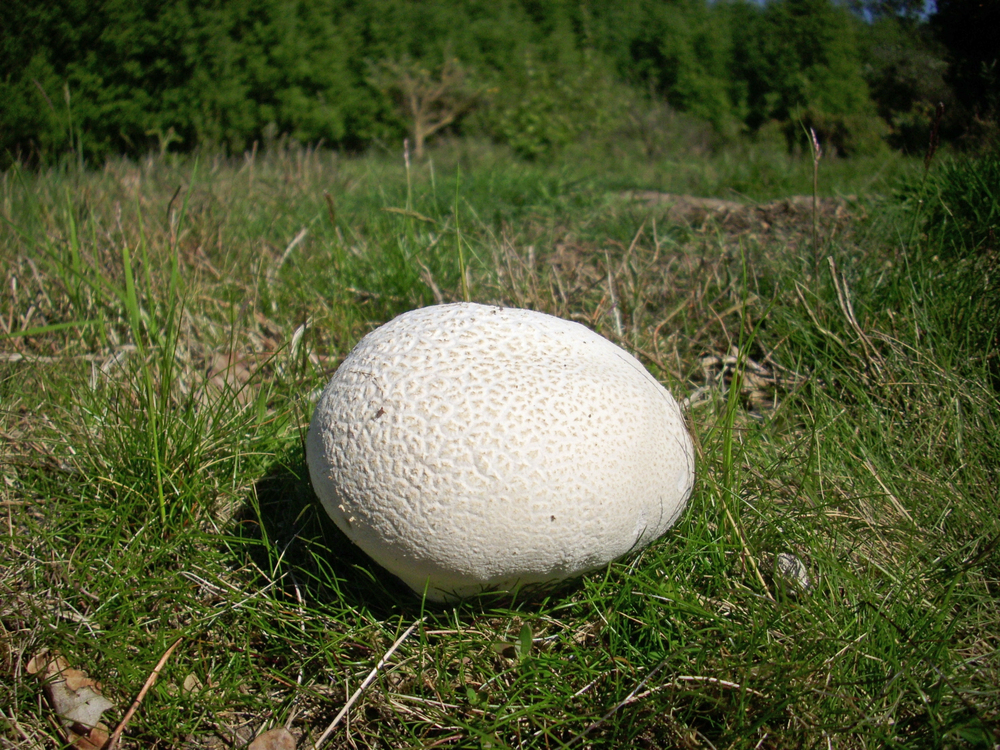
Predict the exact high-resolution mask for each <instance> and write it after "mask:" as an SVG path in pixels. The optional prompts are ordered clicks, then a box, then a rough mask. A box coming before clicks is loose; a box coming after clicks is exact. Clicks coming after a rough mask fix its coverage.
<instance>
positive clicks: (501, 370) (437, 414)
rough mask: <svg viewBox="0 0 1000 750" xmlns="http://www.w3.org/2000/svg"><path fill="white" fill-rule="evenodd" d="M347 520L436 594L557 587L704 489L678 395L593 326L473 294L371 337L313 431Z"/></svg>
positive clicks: (320, 408)
mask: <svg viewBox="0 0 1000 750" xmlns="http://www.w3.org/2000/svg"><path fill="white" fill-rule="evenodd" d="M306 455H307V459H308V463H309V473H310V476H311V477H312V483H313V487H314V488H315V490H316V493H317V494H318V495H319V498H320V500H321V501H322V503H323V506H324V507H325V508H326V511H327V512H328V513H329V514H330V516H331V517H332V518H333V520H334V521H335V522H336V524H337V526H339V527H340V529H341V530H342V531H343V532H344V533H345V534H346V535H347V536H348V537H349V538H350V539H351V540H353V541H354V542H355V543H356V544H357V545H358V546H359V547H361V549H363V550H364V551H365V552H367V553H368V554H369V555H370V556H371V557H372V558H373V559H374V560H375V561H376V562H378V563H379V564H380V565H382V566H383V567H385V568H386V569H387V570H389V571H390V572H391V573H394V574H395V575H396V576H398V577H399V578H401V579H402V580H403V581H404V582H405V583H406V584H408V585H409V586H410V587H411V588H412V589H413V590H414V591H415V592H417V593H418V594H421V595H423V594H426V596H427V598H428V599H430V600H434V601H447V600H450V599H452V598H459V597H463V596H469V595H473V594H476V593H479V592H481V591H488V590H501V591H513V590H516V589H518V588H520V587H523V586H527V585H531V584H548V583H554V582H557V581H560V580H563V579H566V578H570V577H573V576H576V575H578V574H580V573H584V572H586V571H588V570H593V569H595V568H599V567H601V566H604V565H606V564H607V563H609V562H610V561H612V560H614V559H616V558H618V557H621V556H622V555H624V554H626V553H628V552H631V551H633V550H638V549H640V548H642V547H644V546H645V545H647V544H649V543H650V542H651V541H653V540H654V539H656V538H657V537H659V536H660V535H661V534H663V533H664V532H665V531H666V530H667V529H668V528H669V527H670V526H671V525H672V524H673V523H674V521H675V520H676V519H677V517H678V516H679V515H680V513H681V511H682V510H683V508H684V505H685V503H686V502H687V499H688V496H689V495H690V494H691V488H692V485H693V483H694V449H693V446H692V444H691V438H690V436H689V435H688V432H687V429H686V428H685V425H684V419H683V417H682V415H681V412H680V409H679V407H678V405H677V402H676V401H675V400H674V399H673V397H672V396H671V395H670V393H669V392H667V390H666V389H665V388H664V387H663V386H662V385H660V384H659V383H658V382H657V381H656V379H655V378H653V376H652V375H650V374H649V373H648V372H647V371H646V369H645V368H644V367H643V366H642V364H641V363H640V362H639V361H638V360H637V359H635V357H633V356H632V355H630V354H628V353H627V352H625V351H623V350H622V349H620V348H619V347H617V346H615V345H614V344H612V343H611V342H609V341H608V340H607V339H605V338H602V337H601V336H599V335H598V334H596V333H594V332H593V331H591V330H589V329H588V328H585V327H584V326H582V325H580V324H579V323H573V322H570V321H567V320H562V319H560V318H556V317H553V316H551V315H545V314H543V313H539V312H534V311H531V310H518V309H511V308H503V307H492V306H487V305H478V304H471V303H456V304H449V305H439V306H436V307H427V308H423V309H420V310H414V311H412V312H408V313H405V314H403V315H400V316H399V317H397V318H396V319H394V320H392V321H390V322H389V323H387V324H385V325H384V326H382V327H381V328H378V329H376V330H374V331H372V332H371V333H369V334H368V335H367V336H365V338H364V339H362V340H361V342H360V343H359V344H358V345H357V346H356V347H355V348H354V350H353V351H352V352H351V353H350V354H349V355H348V357H347V358H346V359H345V360H344V362H343V364H341V366H340V368H339V369H338V370H337V372H336V373H335V374H334V376H333V379H332V380H331V381H330V383H329V385H328V386H327V387H326V389H325V390H324V391H323V394H322V396H321V397H320V400H319V403H318V404H317V406H316V412H315V414H314V416H313V419H312V423H311V425H310V426H309V435H308V438H307V441H306Z"/></svg>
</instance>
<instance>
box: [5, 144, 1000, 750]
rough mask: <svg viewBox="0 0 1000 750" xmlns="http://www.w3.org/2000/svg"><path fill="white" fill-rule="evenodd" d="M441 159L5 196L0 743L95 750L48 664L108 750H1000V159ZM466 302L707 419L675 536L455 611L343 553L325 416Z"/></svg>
mask: <svg viewBox="0 0 1000 750" xmlns="http://www.w3.org/2000/svg"><path fill="white" fill-rule="evenodd" d="M430 156H431V158H430V160H429V161H427V162H425V163H421V164H410V165H407V164H406V163H404V160H403V158H402V154H401V153H400V154H388V153H385V154H371V155H367V156H354V157H351V156H344V155H338V154H335V153H332V152H327V151H322V150H319V151H317V150H299V149H283V148H280V147H278V148H275V149H273V150H272V151H270V152H260V153H256V152H255V153H252V154H247V155H245V156H242V157H239V158H225V157H222V156H217V155H212V154H206V155H202V156H200V157H198V158H195V157H184V158H179V157H175V156H171V155H167V156H166V158H164V159H160V158H152V157H151V158H149V159H146V160H143V161H141V162H138V163H136V162H130V161H111V162H109V163H108V164H107V165H105V166H104V167H103V168H99V169H91V170H87V171H79V170H78V169H75V168H73V167H65V168H59V169H56V168H54V169H52V170H50V171H45V172H41V173H32V172H27V171H22V170H18V169H12V170H10V171H8V172H6V173H4V174H3V175H2V176H0V213H2V216H0V222H2V223H0V270H2V279H0V282H2V290H3V291H2V296H0V431H2V442H0V474H2V479H3V482H2V483H0V744H2V746H4V747H16V748H38V747H63V746H66V744H67V743H68V742H69V741H71V740H72V741H74V742H75V743H76V746H77V747H80V748H83V747H85V745H84V744H82V743H83V742H84V740H82V739H79V738H78V737H76V735H70V734H69V730H67V728H66V727H65V726H64V725H63V724H62V723H61V722H60V720H59V718H58V716H57V710H56V708H54V706H53V700H54V699H53V698H52V692H53V690H52V681H51V680H49V682H48V684H46V681H45V680H44V679H42V678H43V676H44V674H45V672H46V668H45V666H44V665H45V663H46V657H45V656H44V654H45V653H47V654H48V657H47V658H48V659H49V660H51V659H53V658H54V657H55V656H56V655H59V656H61V657H62V659H63V660H64V662H65V664H66V665H68V667H69V668H71V669H72V670H77V671H76V672H74V675H76V676H79V677H80V679H83V678H82V676H81V673H85V674H86V675H87V676H88V677H89V678H91V679H93V680H96V681H97V682H98V683H99V686H97V687H92V688H91V689H92V690H94V692H98V691H99V692H100V693H101V694H102V695H103V696H104V697H105V698H107V699H108V700H109V701H110V702H111V703H113V704H114V706H113V707H112V708H108V709H107V710H106V711H105V712H104V714H103V719H104V722H105V724H106V725H107V729H108V730H111V729H113V728H114V727H115V726H116V725H117V724H118V723H119V722H121V720H122V719H123V717H124V715H125V712H126V710H127V709H128V708H129V706H130V705H132V704H133V701H135V700H136V698H137V696H139V695H140V691H141V690H142V689H143V687H144V685H145V684H146V683H147V681H148V680H149V679H150V677H151V676H152V675H154V673H156V674H158V677H157V679H156V681H155V683H154V684H152V686H151V687H150V688H149V690H148V691H147V692H145V693H144V694H143V697H142V700H141V702H140V703H139V705H138V708H137V710H136V711H135V713H134V715H133V716H131V718H130V719H129V721H128V722H127V725H126V726H125V728H124V733H123V735H122V739H121V743H122V747H164V748H165V747H213V748H214V747H219V748H221V747H242V746H244V745H246V744H247V743H248V742H249V741H250V740H252V739H253V738H254V737H255V736H257V735H258V734H260V733H261V732H263V731H264V730H267V729H269V728H272V727H281V726H285V727H287V728H288V730H289V731H290V732H291V733H292V735H293V736H294V737H295V739H296V741H297V743H298V746H299V747H312V743H313V742H316V741H318V740H320V739H321V738H322V740H323V746H324V747H329V748H421V747H423V748H430V747H440V748H487V747H488V748H504V747H510V748H520V747H538V748H569V747H574V748H576V747H580V748H582V747H606V748H619V747H633V746H634V747H649V748H659V747H664V748H668V747H670V748H673V747H676V748H723V747H725V748H747V749H749V748H798V747H816V748H828V747H838V748H882V747H914V748H924V747H946V748H951V747H955V748H957V747H983V748H992V747H994V746H995V745H996V744H997V743H1000V733H998V730H997V729H996V727H997V724H998V721H1000V656H998V652H997V648H998V640H1000V598H998V587H1000V553H998V550H997V546H998V541H1000V518H998V516H1000V514H998V512H997V507H998V506H997V494H998V489H1000V482H998V471H1000V461H998V458H1000V398H998V390H997V389H998V385H1000V362H998V356H997V352H998V340H997V330H998V318H1000V291H998V281H997V279H998V276H1000V274H998V271H1000V269H998V268H997V258H998V255H1000V248H998V245H997V240H996V235H997V233H998V231H1000V230H996V229H995V227H996V226H997V222H998V217H1000V195H998V194H997V193H996V185H997V184H1000V182H996V183H993V182H991V181H990V180H989V179H987V178H982V179H983V181H982V184H978V183H976V182H975V180H976V179H979V178H978V177H976V175H980V176H981V175H984V174H990V172H989V169H993V170H996V169H997V165H998V164H1000V160H997V159H995V158H994V159H993V161H990V160H989V158H985V159H984V160H983V161H982V162H967V161H963V160H961V159H954V160H948V159H942V158H941V157H939V158H938V160H937V162H936V163H934V164H932V165H931V169H930V171H929V172H928V173H927V174H926V175H925V174H924V171H923V165H922V163H919V162H916V161H912V162H911V161H908V160H904V159H902V158H900V157H894V156H889V155H885V156H882V157H879V158H874V157H873V158H870V159H867V160H857V161H851V160H835V159H824V160H821V161H820V164H819V181H818V193H817V195H816V196H815V198H816V201H815V203H813V197H814V196H813V195H812V190H813V162H812V160H811V158H809V156H808V155H805V156H803V157H795V156H788V155H785V154H783V153H779V152H775V151H773V150H768V149H766V148H763V147H761V148H757V147H755V146H753V145H743V146H739V147H736V146H733V147H730V148H727V149H723V150H721V151H720V152H718V153H714V154H704V155H685V154H684V153H682V152H678V153H674V154H669V155H666V156H662V157H657V159H655V160H643V159H640V158H639V157H638V156H637V155H635V154H627V153H626V154H597V155H593V154H588V153H583V152H582V153H579V154H572V153H571V154H568V155H566V157H565V158H563V159H561V160H560V161H558V162H555V163H549V164H531V163H525V162H520V161H518V160H516V159H514V158H513V157H511V155H510V154H509V153H508V152H506V151H504V150H501V149H498V148H495V147H491V146H488V145H484V144H476V143H453V144H450V145H445V146H442V147H440V148H439V149H437V150H433V151H432V152H431V155H430ZM963 170H964V171H963ZM991 185H992V188H991ZM662 194H669V195H670V196H676V195H677V194H686V195H691V196H696V197H698V198H714V199H720V200H724V201H726V202H727V203H726V204H725V205H723V206H722V207H721V208H719V207H718V206H717V205H716V204H707V203H699V202H697V201H695V202H693V203H692V204H691V207H690V208H687V207H685V208H684V209H683V210H679V209H678V208H677V200H676V199H675V198H672V197H669V196H665V195H662ZM794 195H800V196H802V195H804V196H807V198H804V199H801V200H797V201H789V200H781V199H786V198H788V197H790V196H794ZM814 205H815V211H814V209H813V206H814ZM713 206H715V207H714V208H713ZM461 299H469V300H472V301H477V302H493V303H502V304H505V305H512V306H518V307H527V308H533V309H536V310H541V311H544V312H547V313H551V314H554V315H558V316H560V317H564V318H568V319H572V320H576V321H579V322H581V323H584V324H585V325H587V326H589V327H591V328H593V329H594V330H596V331H597V332H599V333H600V334H602V335H604V336H606V337H607V338H609V339H611V340H612V341H614V342H616V343H618V344H619V345H621V346H622V347H624V348H625V349H627V350H629V351H630V352H632V353H634V354H635V355H636V356H637V357H638V358H639V359H640V360H641V361H642V362H643V364H645V365H646V367H647V368H648V369H649V371H650V372H651V373H652V374H653V375H654V376H655V377H656V378H657V379H659V380H660V381H661V382H662V383H663V384H664V385H665V386H666V387H668V388H669V389H670V390H671V391H672V392H673V393H674V394H675V396H676V397H677V398H678V400H680V401H681V402H682V404H683V406H684V409H685V412H686V417H687V420H688V423H689V426H690V429H691V432H692V435H693V437H694V440H695V445H696V451H697V482H696V485H695V490H694V494H693V496H692V498H691V501H690V503H689V506H688V508H687V510H686V511H685V513H684V514H683V515H682V517H681V519H680V521H679V522H678V523H677V524H676V525H675V526H674V527H673V528H672V529H671V530H670V531H669V532H668V533H667V534H666V535H665V536H663V537H662V538H661V539H660V540H658V541H657V542H655V543H654V544H653V545H652V546H650V547H649V548H647V549H645V550H644V551H642V552H640V553H638V554H636V555H634V556H632V557H629V558H626V559H623V560H620V561H618V562H615V563H613V564H611V565H609V566H608V567H607V569H605V570H602V571H599V572H597V573H592V574H589V575H587V576H585V577H584V578H582V579H581V580H577V581H574V582H571V583H569V584H568V585H566V586H565V587H563V588H561V589H559V590H557V591H554V592H549V593H547V594H545V595H543V596H541V597H536V598H529V599H524V598H520V597H515V598H513V599H512V598H510V597H503V596H497V595H484V596H483V597H481V598H478V599H474V600H469V601H465V602H462V603H461V604H458V605H451V606H440V605H430V604H428V605H426V606H425V605H424V604H423V603H422V602H421V601H420V600H419V599H418V598H417V597H415V596H413V595H412V594H411V593H410V592H409V590H408V589H407V588H406V587H405V586H403V585H402V584H401V583H399V582H398V581H396V580H394V579H393V578H392V577H391V576H389V575H388V574H386V573H384V572H382V571H381V570H380V569H379V567H378V566H377V565H375V564H374V563H372V562H371V561H370V560H369V559H368V558H367V557H366V556H365V555H364V554H363V553H361V552H360V551H359V550H357V549H356V548H355V547H353V545H352V544H351V543H350V542H349V541H347V539H346V538H345V537H344V536H343V535H342V534H341V533H340V532H339V530H338V529H337V528H336V527H335V526H334V525H333V523H332V522H330V521H329V519H328V518H327V517H326V515H325V513H324V512H323V510H322V508H321V507H320V505H319V503H318V501H317V499H316V498H315V496H314V495H313V492H312V489H311V487H310V484H309V479H308V475H307V471H306V469H305V458H304V443H305V431H306V428H307V426H308V423H309V418H310V415H311V411H312V408H313V405H314V403H315V399H316V397H317V396H318V392H319V390H320V389H321V388H322V387H323V386H324V384H325V383H326V381H327V380H328V379H329V378H330V376H331V374H332V373H333V372H334V370H335V369H336V367H337V365H338V364H339V362H340V361H341V360H342V359H343V358H344V357H345V356H346V354H347V353H348V352H349V351H350V350H351V348H352V347H353V345H354V344H356V343H357V342H358V340H360V338H361V337H362V336H364V334H365V333H367V332H368V331H370V330H372V329H373V328H374V327H375V326H377V325H379V324H381V323H384V322H386V321H388V320H389V319H391V318H392V317H394V316H395V315H398V314H400V313H402V312H404V311H406V310H410V309H412V308H415V307H420V306H425V305H430V304H435V303H440V302H447V301H454V300H461ZM616 313H617V314H616ZM790 559H795V560H798V561H799V562H800V563H801V565H802V566H803V569H804V570H803V572H804V573H805V576H806V578H800V577H797V576H795V575H789V574H787V572H783V571H784V568H783V567H781V566H779V561H788V560H790ZM403 636H405V638H404V637H403ZM393 647H395V648H394V650H393ZM171 648H173V650H172V651H171V650H170V649H171ZM390 651H392V653H391V654H389V655H388V658H387V659H386V658H385V657H386V655H387V653H388V652H390ZM168 652H169V654H168ZM164 656H167V658H166V660H165V661H164V662H163V663H162V668H161V669H159V670H157V666H158V663H159V662H161V659H162V658H163V657H164ZM376 667H378V669H377V670H376ZM373 670H375V674H374V677H373V678H372V679H366V678H369V676H370V675H371V674H372V672H373ZM351 698H353V699H354V702H353V704H352V705H351V707H350V709H349V710H348V711H347V712H346V713H343V712H342V709H343V708H344V707H345V703H347V702H348V700H349V699H351ZM77 729H78V730H79V729H80V727H77ZM94 736H95V737H96V736H97V735H94Z"/></svg>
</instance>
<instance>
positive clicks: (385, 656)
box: [313, 617, 427, 750]
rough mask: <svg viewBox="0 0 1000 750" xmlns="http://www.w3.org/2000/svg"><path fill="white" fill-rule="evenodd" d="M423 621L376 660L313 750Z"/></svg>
mask: <svg viewBox="0 0 1000 750" xmlns="http://www.w3.org/2000/svg"><path fill="white" fill-rule="evenodd" d="M425 619H427V618H426V617H421V618H420V619H419V620H417V621H416V622H414V623H413V624H412V625H410V627H408V628H407V629H406V630H405V631H403V634H402V635H401V636H399V638H397V639H396V642H395V643H393V644H392V645H391V646H390V647H389V650H388V651H386V652H385V654H383V655H382V658H381V659H379V660H378V664H376V665H375V667H374V668H373V669H372V671H371V672H369V673H368V676H367V677H365V679H364V680H363V681H362V683H361V685H359V686H358V689H357V690H355V691H354V693H353V694H352V695H351V697H350V698H348V700H347V703H345V704H344V707H343V708H342V709H340V712H339V713H338V714H337V715H336V716H334V717H333V721H331V722H330V726H328V727H327V728H326V731H325V732H323V734H322V735H321V736H320V738H319V739H318V740H317V741H316V742H315V743H314V744H313V747H314V748H315V750H319V749H320V748H321V747H322V746H323V743H325V742H326V741H327V740H328V739H329V737H330V735H331V734H332V733H333V730H334V729H336V727H337V725H338V724H339V723H340V721H341V719H343V718H344V717H345V716H346V715H347V712H348V711H350V710H351V706H353V705H354V702H355V701H356V700H357V699H358V698H360V697H361V694H362V693H363V692H364V691H365V690H367V689H368V686H369V685H371V684H372V682H374V681H375V678H376V677H377V676H378V673H379V670H381V669H382V667H384V666H385V665H386V663H387V662H388V661H389V659H390V658H391V657H392V655H393V654H394V653H396V649H397V648H399V647H400V646H401V645H402V644H403V641H405V640H406V639H407V638H409V637H410V635H411V634H412V633H413V631H414V630H416V629H417V627H418V626H419V625H420V623H422V622H423V621H424V620H425Z"/></svg>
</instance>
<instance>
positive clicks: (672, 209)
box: [621, 190, 861, 234]
mask: <svg viewBox="0 0 1000 750" xmlns="http://www.w3.org/2000/svg"><path fill="white" fill-rule="evenodd" d="M621 197H622V198H625V199H627V200H631V201H637V202H641V203H645V204H646V205H647V206H650V207H651V208H652V207H656V208H661V209H662V210H663V212H664V214H665V218H666V219H667V220H668V221H671V222H674V223H677V224H686V225H688V226H690V227H691V228H693V229H704V228H707V227H709V226H714V227H721V228H722V229H724V230H725V231H727V232H732V233H744V232H751V233H755V234H767V233H771V232H779V233H786V232H788V231H791V232H793V233H797V232H802V231H806V230H808V229H809V228H811V227H812V220H813V198H812V196H811V195H793V196H791V197H788V198H781V199H779V200H774V201H770V202H768V203H740V202H738V201H726V200H720V199H718V198H698V197H696V196H693V195H675V194H673V193H660V192H656V191H654V190H633V191H628V192H625V193H622V194H621ZM860 212H861V207H860V206H859V205H858V203H857V199H856V198H855V197H854V196H847V197H844V198H820V199H819V200H818V201H817V205H816V213H817V217H818V218H819V221H820V223H821V224H822V225H824V226H830V225H837V224H842V223H844V222H846V221H847V220H849V219H852V218H857V217H858V214H859V213H860Z"/></svg>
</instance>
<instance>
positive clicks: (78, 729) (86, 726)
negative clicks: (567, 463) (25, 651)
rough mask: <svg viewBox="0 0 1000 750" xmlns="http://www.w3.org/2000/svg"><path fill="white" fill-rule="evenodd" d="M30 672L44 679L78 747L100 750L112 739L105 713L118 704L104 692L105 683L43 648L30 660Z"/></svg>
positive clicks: (69, 733)
mask: <svg viewBox="0 0 1000 750" xmlns="http://www.w3.org/2000/svg"><path fill="white" fill-rule="evenodd" d="M26 669H27V671H28V673H29V674H37V675H38V676H39V678H40V679H42V680H44V690H45V694H46V696H48V699H49V703H51V704H52V708H53V709H54V710H55V712H56V715H57V716H58V717H59V720H60V721H61V722H62V723H63V726H65V727H66V729H67V733H68V735H69V741H70V743H71V744H72V745H73V746H74V747H76V748H78V750H96V749H97V748H101V747H103V746H104V744H105V743H106V742H107V741H108V727H107V726H106V725H105V724H103V723H101V715H102V714H103V713H104V712H105V711H107V710H108V709H109V708H114V705H115V704H114V703H112V702H111V701H109V700H108V699H107V698H105V697H104V696H103V695H101V686H100V685H98V684H97V682H95V681H94V680H92V679H91V678H90V677H89V676H87V673H86V672H82V671H81V670H79V669H73V668H72V667H70V666H69V662H67V661H66V659H65V658H64V657H63V656H62V655H61V654H54V653H50V652H48V651H41V652H39V653H38V654H36V655H35V656H34V657H33V658H32V659H31V661H29V662H28V664H27V667H26Z"/></svg>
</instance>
